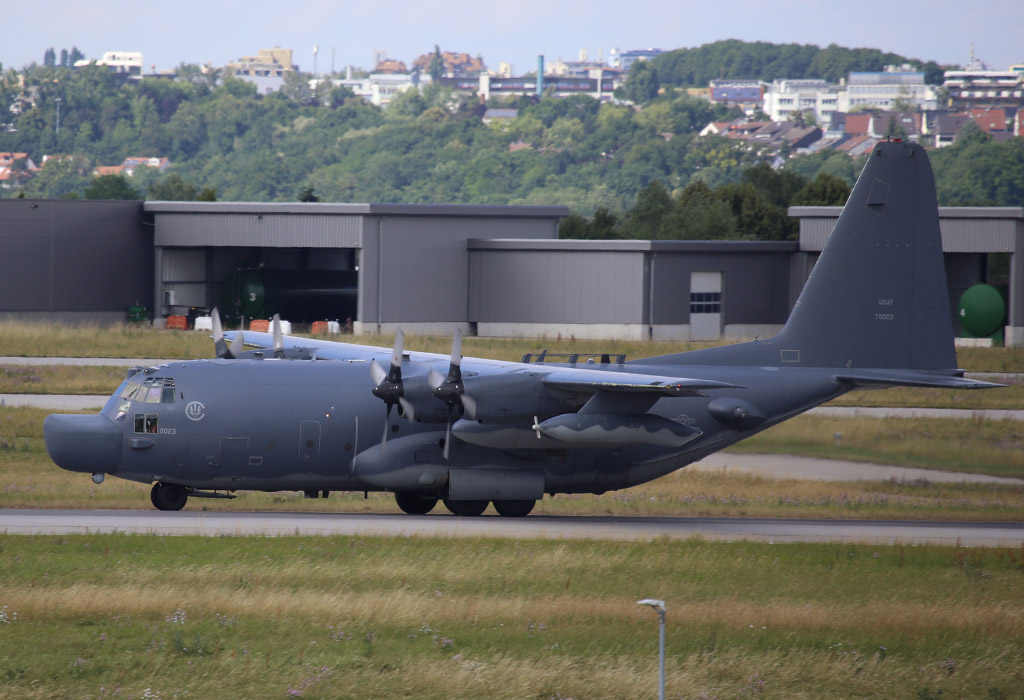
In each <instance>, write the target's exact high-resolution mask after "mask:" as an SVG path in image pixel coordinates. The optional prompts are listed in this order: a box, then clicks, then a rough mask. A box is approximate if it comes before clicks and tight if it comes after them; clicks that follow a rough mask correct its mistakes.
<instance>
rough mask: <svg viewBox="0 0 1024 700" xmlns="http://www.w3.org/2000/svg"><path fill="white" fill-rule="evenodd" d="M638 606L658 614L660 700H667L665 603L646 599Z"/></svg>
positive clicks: (638, 603)
mask: <svg viewBox="0 0 1024 700" xmlns="http://www.w3.org/2000/svg"><path fill="white" fill-rule="evenodd" d="M636 604H637V605H646V606H648V607H650V608H652V609H653V610H654V612H656V613H658V618H659V623H658V700H665V601H664V600H655V599H654V598H644V599H643V600H638V601H636Z"/></svg>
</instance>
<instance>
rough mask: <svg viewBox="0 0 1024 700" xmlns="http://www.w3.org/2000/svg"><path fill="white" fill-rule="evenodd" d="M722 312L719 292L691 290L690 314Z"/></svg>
mask: <svg viewBox="0 0 1024 700" xmlns="http://www.w3.org/2000/svg"><path fill="white" fill-rule="evenodd" d="M721 312H722V293H721V292H691V293H690V313H691V314H717V313H721Z"/></svg>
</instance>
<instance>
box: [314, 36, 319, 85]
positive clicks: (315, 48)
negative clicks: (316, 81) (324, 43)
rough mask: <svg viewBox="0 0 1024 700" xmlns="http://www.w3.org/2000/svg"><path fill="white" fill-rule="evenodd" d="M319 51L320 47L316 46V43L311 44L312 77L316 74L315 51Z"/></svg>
mask: <svg viewBox="0 0 1024 700" xmlns="http://www.w3.org/2000/svg"><path fill="white" fill-rule="evenodd" d="M319 51H320V47H319V46H317V45H316V44H313V77H314V78H315V77H316V76H317V72H316V55H317V53H319Z"/></svg>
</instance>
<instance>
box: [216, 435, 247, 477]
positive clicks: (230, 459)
mask: <svg viewBox="0 0 1024 700" xmlns="http://www.w3.org/2000/svg"><path fill="white" fill-rule="evenodd" d="M219 461H220V468H219V471H220V473H221V474H223V475H226V476H233V477H239V476H244V475H245V472H246V466H247V465H248V464H249V438H226V437H222V438H221V439H220V460H219Z"/></svg>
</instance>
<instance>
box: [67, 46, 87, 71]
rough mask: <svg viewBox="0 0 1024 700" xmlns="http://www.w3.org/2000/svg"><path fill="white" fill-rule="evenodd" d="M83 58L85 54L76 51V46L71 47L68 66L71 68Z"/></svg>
mask: <svg viewBox="0 0 1024 700" xmlns="http://www.w3.org/2000/svg"><path fill="white" fill-rule="evenodd" d="M84 58H85V54H84V53H82V52H81V51H79V50H78V47H77V46H72V47H71V55H70V56H68V65H69V67H71V68H73V67H74V66H75V64H76V63H77V62H78V61H81V60H83V59H84Z"/></svg>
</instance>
